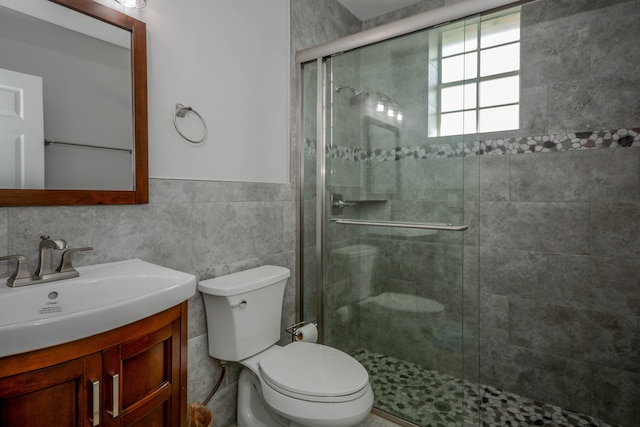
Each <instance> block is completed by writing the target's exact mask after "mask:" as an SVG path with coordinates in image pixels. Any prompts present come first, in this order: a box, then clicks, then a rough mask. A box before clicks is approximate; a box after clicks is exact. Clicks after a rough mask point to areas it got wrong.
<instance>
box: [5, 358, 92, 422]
mask: <svg viewBox="0 0 640 427" xmlns="http://www.w3.org/2000/svg"><path fill="white" fill-rule="evenodd" d="M101 356H102V355H101V354H99V353H98V354H95V355H90V356H87V357H85V358H80V359H74V360H71V361H69V362H65V363H61V364H58V365H54V366H50V367H47V368H43V369H38V370H35V371H31V372H26V373H24V374H20V375H14V376H11V377H6V378H2V379H0V426H3V427H50V426H52V425H55V426H56V427H88V426H92V425H94V422H93V421H94V420H93V418H92V415H93V413H94V404H95V405H96V406H95V409H96V410H95V412H96V413H97V414H98V416H99V414H100V412H99V409H100V397H99V394H98V395H97V396H96V397H97V398H98V399H97V401H94V395H93V390H94V387H93V385H92V382H97V385H96V390H99V387H100V383H99V381H100V373H101V371H102V367H101ZM98 393H99V392H98ZM99 421H100V420H99V419H97V420H96V424H95V425H97V423H99Z"/></svg>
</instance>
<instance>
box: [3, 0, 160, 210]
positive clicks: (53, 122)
mask: <svg viewBox="0 0 640 427" xmlns="http://www.w3.org/2000/svg"><path fill="white" fill-rule="evenodd" d="M43 18H46V21H44V20H43ZM3 20H4V21H3ZM0 50H1V51H2V52H3V53H2V55H3V60H2V62H1V63H0V206H34V205H79V204H133V203H146V202H147V201H148V167H147V138H148V131H147V93H146V91H147V83H146V78H147V76H146V75H147V72H146V28H145V24H144V23H143V22H141V21H138V20H136V19H134V18H131V17H129V16H127V15H125V14H123V13H120V12H118V11H116V10H113V9H111V8H109V7H106V6H104V5H101V4H99V3H95V2H93V1H91V0H31V1H29V2H25V1H24V0H0ZM63 67H67V68H66V69H63ZM65 79H66V80H65ZM7 82H8V83H7ZM34 93H35V94H36V95H35V96H34V95H33V94H34ZM34 105H35V107H33V106H34ZM38 105H40V106H38ZM29 108H31V110H29ZM38 111H40V116H41V117H40V120H41V121H40V124H39V125H38V124H37V120H36V125H35V126H32V125H31V122H29V123H28V124H25V122H24V121H22V122H20V120H21V119H24V117H29V118H30V119H33V118H34V117H36V119H37V118H38V117H37V116H38ZM15 118H17V119H18V121H19V123H18V124H16V122H15V120H14V121H11V119H15ZM29 142H31V143H29ZM7 159H9V160H7Z"/></svg>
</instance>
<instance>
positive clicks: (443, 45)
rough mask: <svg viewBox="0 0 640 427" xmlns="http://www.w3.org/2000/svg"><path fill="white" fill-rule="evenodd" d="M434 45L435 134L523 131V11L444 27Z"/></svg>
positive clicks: (432, 54) (432, 56)
mask: <svg viewBox="0 0 640 427" xmlns="http://www.w3.org/2000/svg"><path fill="white" fill-rule="evenodd" d="M431 42H432V43H431V46H434V45H436V46H437V47H438V48H437V52H433V51H432V53H431V58H430V72H432V73H434V74H435V75H437V79H434V83H435V84H434V85H432V87H431V90H430V97H431V100H430V106H431V108H430V110H431V112H432V114H431V116H432V117H433V118H434V120H433V122H434V123H433V124H432V126H431V131H430V134H432V135H433V136H446V135H459V134H467V133H476V132H493V131H501V130H509V129H518V127H519V121H520V111H519V110H520V109H519V104H520V9H519V8H517V9H510V10H508V11H503V12H500V13H498V14H493V15H488V16H485V17H482V18H475V19H469V20H466V21H465V22H459V23H454V24H450V25H447V26H444V27H441V28H439V29H438V31H434V33H433V35H432V39H431ZM436 81H437V83H436Z"/></svg>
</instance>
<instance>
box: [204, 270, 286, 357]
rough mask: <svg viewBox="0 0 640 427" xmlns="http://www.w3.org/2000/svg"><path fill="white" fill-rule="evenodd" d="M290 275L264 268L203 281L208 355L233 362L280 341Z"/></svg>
mask: <svg viewBox="0 0 640 427" xmlns="http://www.w3.org/2000/svg"><path fill="white" fill-rule="evenodd" d="M290 274H291V273H290V271H289V269H287V268H284V267H278V266H274V265H264V266H262V267H257V268H252V269H250V270H245V271H240V272H237V273H232V274H228V275H226V276H221V277H216V278H215V279H209V280H203V281H201V282H200V283H199V284H198V290H199V291H200V292H202V296H203V298H204V305H205V310H206V316H207V329H208V338H209V354H210V355H211V356H212V357H215V358H216V359H220V360H226V361H232V362H237V361H240V360H243V359H246V358H247V357H250V356H253V355H256V354H258V353H260V352H261V351H263V350H265V349H267V348H268V347H270V346H272V345H273V344H275V343H277V342H278V341H279V340H280V329H281V327H280V325H281V317H282V299H283V297H284V288H285V285H286V283H287V278H289V276H290Z"/></svg>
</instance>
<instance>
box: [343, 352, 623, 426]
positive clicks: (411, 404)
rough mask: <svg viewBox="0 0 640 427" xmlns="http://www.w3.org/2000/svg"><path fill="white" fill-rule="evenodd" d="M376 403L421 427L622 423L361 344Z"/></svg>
mask: <svg viewBox="0 0 640 427" xmlns="http://www.w3.org/2000/svg"><path fill="white" fill-rule="evenodd" d="M353 357H355V358H356V359H357V360H358V361H359V362H360V363H362V365H363V366H364V367H365V368H366V369H367V371H368V372H369V377H370V380H371V385H372V387H373V392H374V395H375V401H374V407H375V408H376V409H378V410H380V411H382V412H386V413H388V414H390V415H393V416H394V417H398V418H400V419H403V420H405V421H408V422H409V423H413V424H416V425H418V426H421V427H452V426H456V427H458V426H459V427H471V426H474V427H478V426H480V427H497V426H513V427H516V426H517V427H525V426H545V427H621V426H618V425H616V424H608V423H605V422H603V421H601V420H598V419H596V418H593V417H590V416H588V415H584V414H580V413H576V412H572V411H569V410H566V409H563V408H561V407H559V406H555V405H550V404H548V403H542V402H538V401H535V400H532V399H529V398H526V397H523V396H519V395H517V394H515V393H509V392H505V391H501V390H498V389H496V388H494V387H491V386H487V385H483V384H477V383H473V382H471V381H467V380H461V379H460V378H456V377H453V376H451V375H447V374H443V373H440V372H437V371H433V370H429V369H426V368H424V367H422V366H420V365H417V364H415V363H411V362H406V361H404V360H401V359H398V358H395V357H392V356H386V355H383V354H379V353H374V352H371V351H369V350H366V349H359V350H356V351H355V352H354V353H353Z"/></svg>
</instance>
